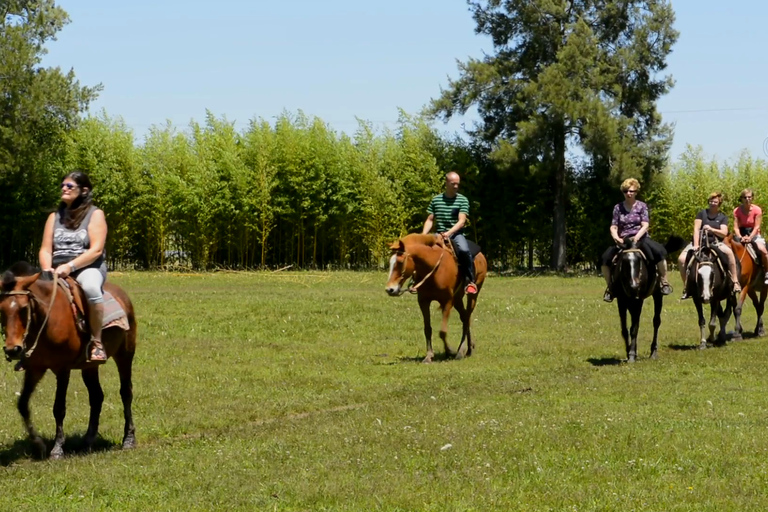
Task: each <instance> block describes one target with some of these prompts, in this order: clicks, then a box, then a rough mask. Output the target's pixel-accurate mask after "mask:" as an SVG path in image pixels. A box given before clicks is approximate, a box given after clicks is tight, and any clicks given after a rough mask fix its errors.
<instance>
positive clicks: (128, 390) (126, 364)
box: [113, 347, 136, 449]
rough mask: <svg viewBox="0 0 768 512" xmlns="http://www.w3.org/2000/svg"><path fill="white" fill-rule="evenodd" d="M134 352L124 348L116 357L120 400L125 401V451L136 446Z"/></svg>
mask: <svg viewBox="0 0 768 512" xmlns="http://www.w3.org/2000/svg"><path fill="white" fill-rule="evenodd" d="M133 355H134V353H133V352H128V351H127V350H125V347H123V348H122V349H121V350H120V352H118V353H117V354H115V355H114V357H113V359H114V360H115V363H117V373H118V375H120V398H121V399H122V400H123V417H124V418H125V430H124V433H123V449H126V448H133V447H134V446H136V428H135V427H134V426H133V413H132V410H131V405H132V403H133V382H132V380H131V373H132V369H133Z"/></svg>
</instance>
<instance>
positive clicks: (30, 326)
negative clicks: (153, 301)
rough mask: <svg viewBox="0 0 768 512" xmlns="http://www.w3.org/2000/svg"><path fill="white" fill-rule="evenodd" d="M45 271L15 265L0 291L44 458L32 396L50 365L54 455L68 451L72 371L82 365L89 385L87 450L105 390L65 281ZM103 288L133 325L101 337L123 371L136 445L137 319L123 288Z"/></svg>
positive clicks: (128, 427)
mask: <svg viewBox="0 0 768 512" xmlns="http://www.w3.org/2000/svg"><path fill="white" fill-rule="evenodd" d="M40 276H41V273H40V272H39V271H37V272H36V269H34V268H33V267H32V266H31V265H29V264H28V263H24V262H20V263H17V264H15V265H14V266H13V267H11V269H9V270H8V271H6V272H5V273H4V274H3V276H2V289H1V290H0V323H1V324H2V329H3V332H4V334H5V346H4V347H3V350H4V351H5V355H6V358H7V359H8V360H9V361H11V360H14V359H21V364H22V366H23V368H24V385H23V388H22V391H21V396H20V397H19V401H18V409H19V413H21V417H22V418H23V420H24V425H25V426H26V429H27V432H28V433H29V437H30V438H31V440H32V442H33V444H34V445H35V446H36V448H37V449H38V450H39V455H40V457H41V458H42V457H45V452H46V445H45V442H44V441H43V439H42V438H41V437H40V435H39V434H38V433H37V431H36V430H35V428H34V426H32V422H31V419H30V412H29V399H30V396H31V395H32V392H33V391H34V390H35V387H36V386H37V384H38V383H39V382H40V380H41V379H42V378H43V375H45V372H46V371H47V370H51V371H52V372H53V373H54V375H56V399H55V402H54V405H53V416H54V418H55V419H56V438H55V439H54V444H53V449H52V450H51V453H50V458H51V459H58V458H60V457H61V456H62V455H63V453H64V450H63V447H64V429H63V424H64V416H65V415H66V410H67V403H66V399H67V387H68V385H69V376H70V372H71V371H72V370H77V369H79V370H82V377H83V382H84V383H85V387H86V388H87V389H88V398H89V402H90V406H91V413H90V419H89V421H88V431H87V432H86V435H85V448H86V450H90V449H91V447H92V446H93V443H94V441H95V440H96V435H97V433H98V430H99V416H100V415H101V405H102V402H103V401H104V393H103V391H102V389H101V385H100V384H99V365H98V364H96V363H86V362H85V357H84V349H85V346H84V345H85V343H86V341H87V340H88V337H87V335H83V334H81V333H80V332H79V331H78V329H77V326H76V323H75V318H74V314H73V311H72V309H71V306H70V303H69V299H68V297H67V295H66V292H65V291H64V289H63V287H62V284H61V283H57V281H56V280H54V281H50V280H43V279H39V278H40ZM54 287H57V288H54ZM56 291H58V293H56ZM104 291H105V292H109V293H111V294H112V296H113V297H114V298H115V299H116V300H117V301H118V302H119V304H120V305H121V306H122V308H123V310H124V311H125V313H126V315H127V327H128V330H124V328H122V327H107V328H105V329H104V331H103V333H102V341H103V343H104V347H105V349H106V351H107V355H108V356H109V357H112V358H114V360H115V362H116V363H117V371H118V373H119V375H120V397H121V398H122V401H123V416H124V418H125V432H124V436H123V448H132V447H133V446H134V445H135V444H136V437H135V429H134V426H133V415H132V412H131V402H132V401H133V385H132V383H131V367H132V363H133V356H134V353H135V351H136V318H135V315H134V310H133V305H132V304H131V301H130V299H129V298H128V295H126V293H125V292H124V291H123V290H122V289H121V288H120V287H118V286H117V285H114V284H111V283H106V284H105V285H104ZM75 293H79V294H81V295H80V298H81V299H83V300H84V295H82V290H80V289H79V288H78V289H77V291H76V292H75Z"/></svg>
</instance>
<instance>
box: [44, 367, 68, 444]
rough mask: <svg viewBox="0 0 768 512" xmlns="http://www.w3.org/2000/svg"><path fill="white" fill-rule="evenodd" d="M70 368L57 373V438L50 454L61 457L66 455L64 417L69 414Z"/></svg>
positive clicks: (54, 404)
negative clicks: (68, 389)
mask: <svg viewBox="0 0 768 512" xmlns="http://www.w3.org/2000/svg"><path fill="white" fill-rule="evenodd" d="M70 374H71V371H70V370H61V371H60V372H59V373H58V374H56V400H55V401H54V402H53V417H54V418H55V419H56V439H54V441H53V449H52V450H51V454H50V455H49V456H48V457H49V458H51V459H60V458H61V457H62V456H63V455H64V417H65V416H66V415H67V388H68V387H69V376H70Z"/></svg>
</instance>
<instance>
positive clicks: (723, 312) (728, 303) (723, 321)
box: [717, 295, 733, 345]
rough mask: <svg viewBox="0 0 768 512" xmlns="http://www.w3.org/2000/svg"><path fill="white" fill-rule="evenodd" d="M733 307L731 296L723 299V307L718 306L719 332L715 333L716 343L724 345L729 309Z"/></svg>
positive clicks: (729, 314) (729, 316)
mask: <svg viewBox="0 0 768 512" xmlns="http://www.w3.org/2000/svg"><path fill="white" fill-rule="evenodd" d="M732 309H733V296H732V295H731V296H729V297H728V298H727V299H725V308H722V307H721V308H720V316H719V319H720V332H719V333H718V335H717V340H718V343H720V344H721V345H725V342H726V339H727V330H728V320H730V319H731V310H732Z"/></svg>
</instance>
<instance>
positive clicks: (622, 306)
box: [616, 297, 629, 358]
mask: <svg viewBox="0 0 768 512" xmlns="http://www.w3.org/2000/svg"><path fill="white" fill-rule="evenodd" d="M616 302H617V303H618V305H619V321H620V322H621V337H622V338H624V350H625V351H626V352H627V358H629V331H628V330H627V302H626V299H625V298H623V297H618V299H617V301H616Z"/></svg>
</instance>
